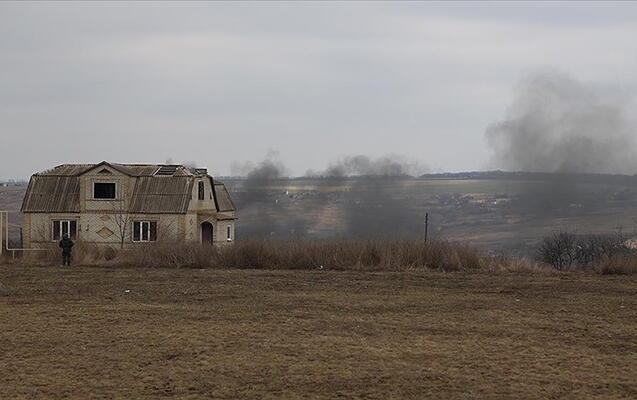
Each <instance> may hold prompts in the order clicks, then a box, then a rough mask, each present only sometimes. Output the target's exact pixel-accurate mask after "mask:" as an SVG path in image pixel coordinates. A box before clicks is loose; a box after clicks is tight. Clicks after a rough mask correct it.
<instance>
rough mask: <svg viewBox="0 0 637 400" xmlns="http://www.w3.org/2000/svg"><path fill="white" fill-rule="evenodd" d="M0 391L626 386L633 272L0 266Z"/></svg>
mask: <svg viewBox="0 0 637 400" xmlns="http://www.w3.org/2000/svg"><path fill="white" fill-rule="evenodd" d="M0 326H1V327H2V329H0V349H1V351H0V365H2V373H1V374H0V398H2V399H14V398H29V399H51V398H73V399H76V398H77V399H86V398H148V399H155V398H193V399H195V398H215V399H307V398H311V399H335V398H347V399H355V398H358V399H361V398H365V399H423V398H436V399H476V398H479V399H547V398H577V399H588V398H600V399H601V398H603V399H628V398H637V380H635V376H634V373H635V370H636V369H637V339H636V338H635V337H636V335H635V332H637V277H635V276H602V275H593V274H586V273H582V272H572V273H569V274H564V273H553V274H543V273H542V274H529V273H515V274H514V273H498V274H491V273H485V272H477V271H470V272H454V273H443V272H439V271H431V270H425V269H421V270H408V271H402V272H387V271H378V272H357V271H318V270H314V271H283V270H281V271H276V270H236V269H235V270H218V269H175V268H157V269H151V268H99V267H71V268H68V267H66V268H61V267H56V268H50V267H48V268H37V267H25V266H17V265H12V266H0Z"/></svg>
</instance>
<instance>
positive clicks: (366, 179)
mask: <svg viewBox="0 0 637 400" xmlns="http://www.w3.org/2000/svg"><path fill="white" fill-rule="evenodd" d="M287 171H288V169H287V168H286V167H285V165H283V163H282V162H281V161H280V160H279V159H278V154H277V153H274V152H270V153H269V154H268V155H267V156H266V158H265V159H264V160H263V161H261V162H259V163H257V164H253V163H243V164H240V163H234V164H233V172H234V173H235V174H239V175H242V176H244V177H245V180H244V181H243V183H242V185H241V186H240V189H239V190H237V191H236V192H235V193H233V198H234V199H235V201H236V203H237V208H238V209H239V210H240V211H239V212H240V214H241V215H240V218H242V219H243V220H244V222H245V223H244V225H243V226H244V228H243V229H244V232H243V233H244V234H245V235H246V236H261V237H263V236H268V237H274V238H285V239H288V238H289V237H291V236H293V237H304V236H305V237H307V236H309V235H311V232H313V231H315V230H316V224H317V221H316V220H315V219H313V216H316V215H325V214H330V212H332V211H334V207H335V206H334V205H335V204H337V205H338V206H337V207H336V208H337V211H336V212H337V213H338V221H339V224H338V226H337V229H338V233H334V234H337V235H339V236H344V237H359V238H360V237H381V236H383V237H384V236H388V235H392V236H394V237H395V236H403V237H404V236H414V235H419V234H420V233H421V231H422V222H421V216H420V215H419V214H417V213H415V212H414V211H413V210H411V209H409V208H407V207H405V201H404V200H405V199H401V198H399V197H397V195H396V193H397V192H399V191H397V190H396V185H401V184H403V182H404V179H408V178H409V177H411V176H416V175H417V174H421V173H424V172H425V171H426V168H425V167H423V166H421V165H419V164H418V163H416V162H414V161H409V160H407V159H406V158H404V157H399V156H385V157H380V158H377V159H374V158H370V157H367V156H363V155H355V156H347V157H343V158H341V159H340V160H338V161H336V162H333V163H330V164H329V165H328V167H327V168H326V169H325V170H323V171H320V172H315V171H308V172H307V174H306V176H305V177H303V178H298V179H301V180H302V179H304V178H305V179H306V180H307V178H315V179H319V181H317V182H316V185H317V186H316V189H308V190H305V191H303V192H298V191H295V192H294V193H292V192H288V190H287V188H288V187H294V186H295V185H296V183H298V179H296V180H295V179H293V178H289V175H288V174H287ZM322 185H326V186H330V187H334V188H341V189H340V190H338V189H337V190H334V191H332V192H326V191H325V190H321V189H320V187H321V186H322Z"/></svg>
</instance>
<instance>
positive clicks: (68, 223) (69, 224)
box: [52, 220, 77, 240]
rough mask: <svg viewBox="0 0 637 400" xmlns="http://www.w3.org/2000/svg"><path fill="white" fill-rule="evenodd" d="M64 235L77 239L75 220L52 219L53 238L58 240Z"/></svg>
mask: <svg viewBox="0 0 637 400" xmlns="http://www.w3.org/2000/svg"><path fill="white" fill-rule="evenodd" d="M64 235H69V237H70V238H71V239H72V240H75V239H77V221H72V220H54V221H53V235H52V237H53V240H60V239H62V238H63V237H64Z"/></svg>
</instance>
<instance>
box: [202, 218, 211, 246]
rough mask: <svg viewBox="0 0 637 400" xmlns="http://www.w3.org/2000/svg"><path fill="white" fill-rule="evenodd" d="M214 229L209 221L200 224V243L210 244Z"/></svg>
mask: <svg viewBox="0 0 637 400" xmlns="http://www.w3.org/2000/svg"><path fill="white" fill-rule="evenodd" d="M213 232H214V229H213V228H212V224H211V223H210V222H204V223H202V224H201V243H202V244H212V243H213V241H214V233H213Z"/></svg>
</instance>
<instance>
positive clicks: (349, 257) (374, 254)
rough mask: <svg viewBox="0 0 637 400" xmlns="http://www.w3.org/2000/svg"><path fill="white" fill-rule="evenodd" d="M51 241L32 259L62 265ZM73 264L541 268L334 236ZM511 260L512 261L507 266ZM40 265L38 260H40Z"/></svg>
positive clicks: (455, 250) (90, 255)
mask: <svg viewBox="0 0 637 400" xmlns="http://www.w3.org/2000/svg"><path fill="white" fill-rule="evenodd" d="M54 245H55V244H54V243H53V244H51V246H50V248H47V250H46V251H42V252H37V253H35V254H33V255H31V257H30V258H29V260H28V262H31V263H33V262H34V261H35V259H34V257H37V260H40V261H39V262H38V263H39V264H48V265H52V264H53V265H56V264H58V263H60V261H61V256H60V250H59V249H58V248H57V247H56V246H54ZM72 263H73V264H80V265H102V266H112V267H146V268H159V267H169V268H189V267H190V268H239V269H244V268H250V269H305V270H307V269H332V270H365V271H400V270H405V269H415V268H428V269H435V270H440V271H466V270H478V269H487V270H491V271H512V270H513V271H515V270H521V269H533V268H537V266H536V265H534V266H528V265H526V264H523V262H522V261H515V262H513V261H511V260H508V259H504V258H502V259H501V260H496V259H494V258H493V257H490V256H487V255H484V254H483V253H481V252H480V251H479V250H477V249H476V248H473V247H471V246H468V245H465V244H461V243H453V242H448V241H442V240H435V241H428V242H423V241H421V240H393V241H392V240H380V239H370V240H331V241H300V240H299V241H290V242H280V241H271V240H263V239H247V240H242V241H239V242H235V243H233V244H230V245H222V246H208V245H199V244H179V243H175V244H169V245H167V244H165V243H148V244H136V245H134V246H128V247H126V248H124V249H119V248H118V247H108V246H98V245H91V244H84V243H82V242H76V246H75V247H74V248H73V261H72ZM507 263H511V264H507ZM36 264H37V263H36Z"/></svg>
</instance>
